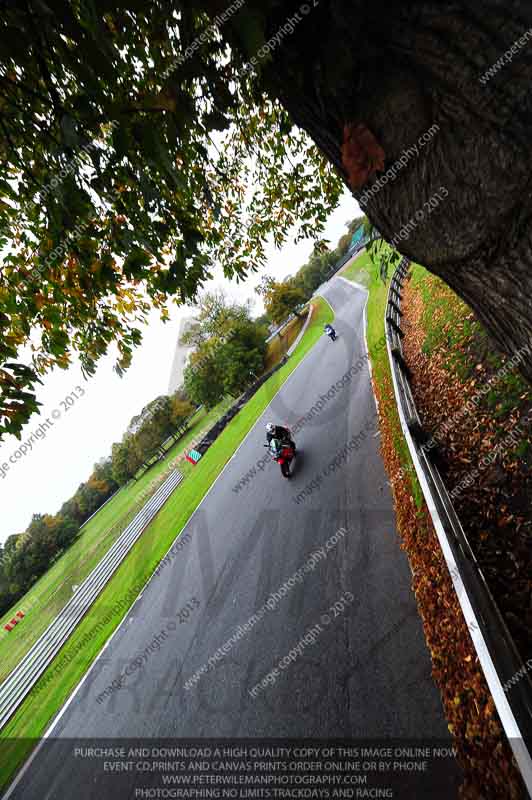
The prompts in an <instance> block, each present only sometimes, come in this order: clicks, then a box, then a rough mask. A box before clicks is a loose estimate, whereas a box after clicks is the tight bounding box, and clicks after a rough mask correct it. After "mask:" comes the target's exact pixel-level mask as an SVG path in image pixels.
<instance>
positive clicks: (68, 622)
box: [0, 470, 183, 728]
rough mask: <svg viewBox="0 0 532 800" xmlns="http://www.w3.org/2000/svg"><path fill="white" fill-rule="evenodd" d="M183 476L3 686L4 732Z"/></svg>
mask: <svg viewBox="0 0 532 800" xmlns="http://www.w3.org/2000/svg"><path fill="white" fill-rule="evenodd" d="M182 480H183V476H182V475H181V473H180V472H178V471H177V470H175V471H174V472H173V473H172V474H171V475H170V476H169V478H168V479H167V480H166V481H165V482H164V483H163V485H162V486H161V487H160V488H159V489H158V490H157V492H155V494H154V495H153V497H151V498H150V499H149V500H148V502H147V503H146V505H145V506H144V507H143V508H142V509H141V510H140V511H139V513H138V514H137V516H136V517H135V518H134V519H133V520H132V522H131V523H130V524H129V525H128V527H127V528H126V529H125V531H124V532H123V533H122V534H121V535H120V537H119V538H118V539H117V540H116V542H115V543H114V544H113V546H112V547H111V548H110V549H109V551H108V552H107V553H106V554H105V556H104V557H103V558H102V560H101V561H100V562H99V564H97V566H96V567H95V568H94V569H93V571H92V572H91V573H90V574H89V575H87V577H86V578H85V580H84V581H83V583H82V584H81V585H80V586H79V587H78V588H77V589H76V591H75V593H74V596H73V597H72V598H71V600H69V602H68V603H67V604H66V605H65V606H64V608H63V609H62V610H61V611H60V612H59V614H58V615H57V617H56V618H55V619H54V621H53V622H51V623H50V625H49V626H48V628H47V629H46V630H45V631H44V633H43V634H42V635H41V636H40V637H39V639H37V641H36V642H35V644H34V645H33V647H32V648H31V649H30V650H29V651H28V653H27V654H26V655H25V656H24V658H23V659H22V661H21V662H20V663H19V664H18V665H17V666H16V667H15V669H14V670H13V672H11V673H10V675H9V676H8V677H7V678H6V680H5V681H4V682H3V683H2V685H1V686H0V728H2V727H3V726H4V725H5V724H6V722H8V720H9V719H10V718H11V717H12V715H13V714H14V713H15V711H16V710H17V708H18V707H19V706H20V704H21V703H22V701H23V700H24V698H25V697H26V696H27V695H28V694H29V692H30V691H31V689H32V688H33V686H35V684H36V683H37V681H38V680H39V678H40V677H41V675H42V674H43V672H45V670H46V669H47V668H48V667H49V665H50V664H51V663H52V661H53V659H54V658H55V656H56V655H57V654H58V652H59V651H60V649H61V648H62V647H63V645H64V644H65V643H66V642H67V640H68V638H69V637H70V636H71V634H72V633H73V632H74V630H75V629H76V627H77V626H78V624H79V623H80V621H81V620H82V619H83V617H84V616H85V614H86V613H87V611H88V610H89V608H90V607H91V605H92V604H93V603H94V601H95V600H96V598H97V597H98V595H99V594H100V593H101V591H102V590H103V589H104V588H105V586H106V585H107V583H108V582H109V580H110V579H111V577H112V576H113V575H114V573H115V572H116V570H117V569H118V567H119V566H120V564H121V563H122V562H123V560H124V558H125V557H126V556H127V554H128V553H129V552H130V550H131V548H132V547H133V545H134V544H135V543H136V541H137V540H138V539H139V538H140V536H141V535H142V533H143V532H144V530H145V529H146V528H147V526H148V525H149V524H150V522H151V521H152V520H153V519H154V517H155V516H156V514H157V512H158V511H159V510H160V509H161V508H162V506H163V505H164V503H165V502H166V501H167V500H168V498H169V497H170V495H171V494H172V492H173V491H174V489H175V488H176V487H177V486H178V485H179V484H180V483H181V481H182Z"/></svg>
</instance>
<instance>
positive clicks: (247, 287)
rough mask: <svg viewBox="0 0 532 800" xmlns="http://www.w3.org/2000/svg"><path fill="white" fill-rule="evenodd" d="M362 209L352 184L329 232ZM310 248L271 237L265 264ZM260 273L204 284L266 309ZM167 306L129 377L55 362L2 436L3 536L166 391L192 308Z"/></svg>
mask: <svg viewBox="0 0 532 800" xmlns="http://www.w3.org/2000/svg"><path fill="white" fill-rule="evenodd" d="M360 215H361V211H360V207H359V205H358V203H357V202H356V201H355V200H354V199H353V197H352V196H351V195H350V194H349V193H348V192H347V191H346V192H345V193H344V195H343V196H342V198H341V201H340V205H339V207H338V208H337V209H336V211H335V212H334V213H333V214H332V215H331V217H330V218H329V220H328V223H327V226H326V229H325V235H324V238H326V239H329V240H330V242H331V245H332V246H333V247H336V244H337V241H338V239H339V238H340V236H342V234H344V233H345V232H346V225H347V223H348V222H350V221H351V220H352V219H353V218H354V217H356V216H360ZM312 248H313V244H312V242H311V241H304V242H300V243H299V244H298V245H295V244H292V243H287V244H286V245H285V246H284V247H283V248H282V250H276V249H275V247H274V246H273V245H272V246H271V247H269V249H268V264H267V266H266V268H265V269H264V271H263V272H264V273H268V274H270V275H272V276H273V277H274V278H276V279H280V278H283V277H284V276H286V275H289V274H293V273H294V272H296V271H297V270H298V269H299V267H301V266H302V265H303V264H304V263H305V262H306V261H307V260H308V258H309V256H310V254H311V252H312ZM262 274H263V273H262V272H259V273H257V274H255V275H252V276H251V277H250V278H249V279H248V280H247V281H245V282H243V283H240V284H237V283H236V282H235V281H228V280H227V279H225V278H224V277H223V274H222V273H221V270H220V272H219V277H218V278H214V279H213V280H212V281H211V282H209V284H207V286H206V288H214V287H221V286H223V287H225V288H226V290H227V293H228V295H230V296H232V297H234V298H235V299H237V300H240V301H244V300H246V299H247V298H252V299H253V301H254V302H255V304H256V312H257V313H260V310H261V303H260V298H259V297H258V295H256V294H255V293H254V291H253V290H254V288H255V286H257V285H258V284H259V282H260V279H261V275H262ZM169 309H170V316H171V321H170V322H168V323H166V324H164V323H163V322H161V320H160V317H159V315H158V314H152V315H151V317H150V321H149V324H148V325H147V326H146V327H145V329H144V337H143V343H142V345H141V346H140V347H138V348H137V349H136V351H135V353H134V356H133V363H132V365H131V367H130V368H129V370H128V371H127V372H126V374H125V376H124V377H123V378H119V377H118V375H117V374H116V373H115V372H114V371H113V364H114V360H115V359H114V357H113V356H112V355H109V356H106V357H105V358H104V359H103V360H102V361H101V362H100V364H99V367H98V370H97V372H96V374H95V375H94V376H93V377H92V378H90V379H89V380H88V381H85V380H84V379H83V377H82V375H81V370H80V368H79V366H78V365H73V366H72V367H70V369H68V370H56V371H54V372H53V373H51V374H50V375H48V376H46V377H45V378H44V385H43V386H41V387H40V389H39V392H38V396H39V400H40V401H41V402H42V404H43V405H42V412H41V414H35V415H34V416H33V417H32V418H31V420H30V422H29V423H28V425H27V426H26V427H25V428H24V431H23V434H22V439H21V441H20V442H19V441H18V440H17V439H16V438H15V437H8V438H6V439H5V441H4V442H2V443H1V444H0V507H1V508H2V516H1V520H0V542H4V541H5V540H6V539H7V537H8V536H10V535H11V534H12V533H20V532H22V531H23V530H25V528H26V527H27V526H28V524H29V523H30V521H31V517H32V514H34V513H50V514H55V513H56V512H57V511H58V510H59V508H60V507H61V505H62V503H63V502H65V500H68V498H70V497H71V496H72V495H73V494H74V492H75V491H76V489H77V487H78V486H79V484H80V483H82V482H83V481H85V480H86V479H87V478H88V477H89V475H90V474H91V471H92V468H93V465H94V464H95V463H96V462H97V461H99V460H100V458H102V457H106V456H108V455H109V454H110V451H111V445H112V444H113V442H116V441H119V440H120V439H121V438H122V435H123V433H124V431H125V429H126V427H127V425H128V423H129V421H130V419H131V418H132V417H133V416H134V415H135V414H138V412H139V411H140V410H141V409H142V408H143V406H145V405H146V403H148V402H149V401H150V400H153V398H154V397H157V395H160V394H166V392H167V389H168V380H169V377H170V368H171V364H172V359H173V356H174V350H175V345H176V339H177V334H178V330H179V320H180V318H181V317H183V316H190V314H191V309H190V308H187V307H183V308H177V307H175V306H173V305H170V306H169ZM77 386H81V387H82V388H83V389H84V390H85V394H84V395H83V396H82V397H79V399H76V400H75V402H74V405H73V406H71V407H69V409H68V411H65V405H61V401H62V400H65V398H66V397H67V396H68V395H69V394H70V393H71V392H74V391H75V390H76V387H77ZM79 394H81V392H79V391H78V395H79ZM52 411H59V412H60V416H59V417H56V418H55V419H54V418H53V417H52V416H51V414H52ZM47 417H48V418H50V420H51V421H52V422H53V426H52V427H50V428H49V430H48V431H47V432H46V436H45V437H44V438H41V439H38V440H36V441H35V442H34V444H33V448H32V450H30V451H29V452H28V453H26V455H25V456H23V457H22V458H20V459H19V460H17V461H16V463H14V464H10V463H9V457H10V456H12V455H13V453H14V451H15V450H17V449H18V447H20V444H21V443H23V442H25V441H27V440H28V439H29V437H30V436H31V434H32V433H33V432H34V431H35V430H36V429H37V428H39V425H40V424H41V423H43V422H44V421H45V420H46V418H47ZM5 462H7V463H8V464H9V470H8V471H7V473H6V474H5V475H4V477H3V478H2V477H1V475H2V470H1V467H2V464H4V463H5Z"/></svg>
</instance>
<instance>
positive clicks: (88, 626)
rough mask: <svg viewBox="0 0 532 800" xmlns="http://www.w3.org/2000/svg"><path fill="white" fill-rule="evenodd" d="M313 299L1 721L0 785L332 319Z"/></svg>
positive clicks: (326, 307)
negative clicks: (283, 348)
mask: <svg viewBox="0 0 532 800" xmlns="http://www.w3.org/2000/svg"><path fill="white" fill-rule="evenodd" d="M315 306H316V310H315V313H314V314H313V316H312V320H311V322H310V324H309V327H308V328H307V330H306V332H305V334H304V336H303V338H302V339H301V341H300V343H299V345H298V346H297V348H296V350H295V352H294V353H293V354H292V356H291V357H290V359H289V360H288V362H287V363H286V364H285V365H284V366H283V367H282V368H281V369H280V370H278V372H276V373H275V375H273V376H272V377H271V378H270V379H269V380H268V381H267V382H266V383H265V384H263V386H262V387H261V388H260V389H259V391H258V392H257V393H256V394H255V395H254V396H253V397H252V398H251V400H250V401H249V403H247V404H246V406H244V408H243V409H242V410H241V411H240V412H239V413H238V414H237V415H236V417H235V418H234V419H233V420H232V421H231V422H230V423H229V425H228V426H227V427H226V428H225V430H224V431H223V432H222V434H221V435H220V436H219V438H218V439H217V440H216V442H214V444H213V445H212V446H211V447H210V448H209V450H208V451H207V452H206V454H205V455H204V456H203V458H202V459H201V461H200V462H199V463H198V464H197V466H196V467H194V468H193V469H194V479H193V480H187V481H184V482H183V483H182V484H181V485H180V486H179V487H178V488H177V489H176V491H175V492H174V493H173V494H172V496H171V497H170V499H169V500H168V502H167V503H166V504H165V506H164V507H163V508H162V510H161V511H160V512H159V514H158V515H157V517H156V518H155V520H154V521H153V522H152V523H151V525H150V526H149V527H148V528H147V529H146V531H145V532H144V533H143V535H142V536H141V538H140V539H139V541H138V542H137V543H136V544H135V546H134V547H133V549H132V551H131V553H130V554H129V556H128V557H127V558H126V560H125V561H124V563H123V564H122V565H121V566H120V567H119V569H118V570H117V572H116V573H115V575H114V576H113V578H112V579H111V580H110V581H109V583H108V585H107V586H106V588H105V589H104V591H103V592H102V594H101V595H100V596H99V598H98V599H97V601H96V602H95V603H94V605H93V606H92V607H91V609H90V611H89V612H88V613H87V615H86V616H85V617H84V619H83V620H82V622H81V623H80V625H79V626H78V627H77V629H76V631H75V632H74V634H73V635H72V636H71V637H70V639H69V641H68V643H67V644H66V645H65V646H64V647H63V648H62V650H61V651H60V653H59V654H58V655H57V656H56V658H55V659H54V661H53V662H52V664H51V665H50V667H49V668H48V670H47V671H46V672H45V673H44V675H43V676H42V677H41V678H40V680H39V682H38V683H37V684H36V686H35V687H34V688H33V689H32V691H31V693H30V694H29V695H28V697H27V698H26V700H25V701H24V703H23V704H22V706H21V707H20V708H19V709H18V711H17V712H16V714H15V715H14V716H13V718H12V719H11V720H10V722H9V723H8V724H7V725H6V726H5V727H4V728H3V730H2V733H1V738H2V739H3V740H4V742H3V744H2V754H3V756H4V758H3V763H2V764H1V765H0V786H1V787H5V786H6V784H7V783H8V782H9V781H10V780H11V778H12V776H13V774H14V773H15V771H16V770H17V769H18V768H19V766H20V765H21V764H22V762H23V761H24V760H25V759H26V758H27V756H28V755H29V752H30V751H31V749H32V748H33V746H34V745H35V740H36V739H37V738H39V737H40V736H42V734H43V733H44V731H45V730H46V728H47V726H48V724H49V723H50V721H51V719H52V718H53V717H54V716H55V714H56V713H57V711H58V710H59V709H60V708H61V707H62V706H63V704H64V703H65V701H66V700H67V698H68V697H69V695H70V694H71V693H72V691H73V689H74V688H75V687H76V686H77V684H78V683H79V681H80V680H81V678H82V677H83V675H84V674H85V673H86V672H87V670H88V669H89V667H90V665H91V664H92V662H93V661H94V659H95V658H96V656H97V654H98V653H99V651H100V650H101V648H102V647H103V645H104V644H105V642H106V641H107V640H108V638H109V637H110V636H111V634H112V633H113V631H114V630H115V629H116V628H117V627H118V625H119V624H120V622H121V621H122V619H123V618H124V617H125V616H126V614H127V610H125V611H123V612H120V613H118V614H115V615H112V616H111V619H107V618H108V617H109V614H110V610H112V608H113V606H115V604H117V603H120V602H121V601H123V598H124V597H126V596H128V592H131V589H132V587H135V586H138V585H143V584H144V583H145V582H146V581H147V580H148V579H149V577H150V576H151V575H152V573H153V571H154V570H155V568H156V567H157V565H158V564H159V562H160V561H161V559H162V558H163V556H164V555H165V554H166V552H167V551H168V549H169V548H170V547H171V545H172V542H173V541H174V540H175V539H176V537H177V536H178V535H179V534H180V532H181V531H182V529H183V527H184V526H185V525H186V523H187V521H188V520H189V518H190V517H191V515H192V514H193V512H194V511H195V509H196V508H197V507H198V506H199V504H200V503H201V501H202V499H203V498H204V496H205V494H206V492H207V491H208V490H209V488H210V487H211V486H212V484H213V483H214V481H215V480H216V478H217V477H218V475H219V474H220V472H221V470H222V469H223V467H224V466H225V464H226V463H227V461H228V460H229V458H230V457H231V456H232V455H233V453H234V452H235V449H236V448H237V447H238V445H239V444H240V443H241V442H242V440H243V439H244V437H245V436H246V434H247V433H248V432H249V431H250V429H251V428H252V427H253V425H254V423H255V421H256V420H257V418H258V417H259V416H260V415H261V414H262V412H263V411H264V409H265V408H266V407H267V406H268V404H269V403H270V402H271V400H272V398H273V396H274V395H275V393H276V392H277V391H278V389H279V388H280V387H281V386H282V384H283V383H284V382H285V381H286V379H287V378H288V377H289V375H290V374H291V373H292V372H293V371H294V369H295V368H296V367H297V366H298V364H299V363H300V362H301V361H302V359H303V358H304V357H305V356H306V355H307V353H308V352H309V351H310V350H311V348H312V347H313V346H314V344H315V343H316V342H317V340H318V339H319V338H320V336H321V335H322V332H323V330H322V329H323V325H324V324H325V323H326V322H331V321H332V319H333V316H334V315H333V313H332V311H331V308H330V306H329V305H328V304H327V303H326V302H325V301H324V300H323V299H322V298H316V300H315ZM102 620H107V621H106V622H105V624H104V625H102ZM97 626H98V627H97ZM95 630H96V633H95ZM89 635H90V636H91V638H90V641H89V643H88V644H86V645H85V646H83V647H81V648H80V647H79V646H80V643H82V642H84V641H85V640H86V638H87V636H89ZM70 653H75V657H74V658H72V660H71V661H70V662H69V663H67V664H65V666H64V668H62V669H61V670H56V667H57V666H58V665H60V664H62V663H63V660H64V658H65V656H66V655H67V654H70ZM42 685H45V687H46V689H45V690H44V691H42V692H41V691H40V688H41V689H42ZM32 740H33V741H32Z"/></svg>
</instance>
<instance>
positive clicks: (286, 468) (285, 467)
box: [281, 464, 292, 478]
mask: <svg viewBox="0 0 532 800" xmlns="http://www.w3.org/2000/svg"><path fill="white" fill-rule="evenodd" d="M281 473H282V475H283V477H285V478H291V477H292V475H291V473H290V467H289V465H288V464H281Z"/></svg>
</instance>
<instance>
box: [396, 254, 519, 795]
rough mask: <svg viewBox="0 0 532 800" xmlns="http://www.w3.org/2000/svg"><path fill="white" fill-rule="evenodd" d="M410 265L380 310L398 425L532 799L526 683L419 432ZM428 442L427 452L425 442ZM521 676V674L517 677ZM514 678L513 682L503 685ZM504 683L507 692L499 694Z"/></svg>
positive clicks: (403, 266) (426, 437)
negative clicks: (407, 354) (407, 352)
mask: <svg viewBox="0 0 532 800" xmlns="http://www.w3.org/2000/svg"><path fill="white" fill-rule="evenodd" d="M409 266H410V262H409V260H408V259H407V258H404V259H403V260H402V261H401V263H400V264H399V266H398V267H397V269H396V270H395V272H394V275H393V278H392V279H391V282H390V289H389V292H388V304H387V307H386V320H385V327H386V339H387V344H388V356H389V359H390V368H391V372H392V380H393V384H394V390H395V397H396V401H397V406H398V411H399V417H400V420H401V427H402V429H403V433H404V435H405V438H406V441H407V443H408V447H409V450H410V455H411V457H412V460H413V462H414V466H415V469H416V473H417V477H418V479H419V482H420V484H421V488H422V490H423V494H424V497H425V501H426V503H427V506H428V509H429V511H430V515H431V517H432V521H433V523H434V527H435V529H436V533H437V535H438V539H439V542H440V545H441V548H442V551H443V555H444V557H445V561H446V563H447V567H448V569H449V572H450V575H451V579H452V581H453V585H454V588H455V590H456V594H457V597H458V600H459V602H460V606H461V608H462V612H463V614H464V618H465V621H466V623H467V626H468V628H469V632H470V634H471V638H472V640H473V644H474V646H475V650H476V652H477V655H478V658H479V662H480V665H481V667H482V670H483V672H484V676H485V678H486V681H487V683H488V686H489V688H490V691H491V694H492V696H493V700H494V702H495V706H496V708H497V711H498V714H499V717H500V719H501V722H502V725H503V727H504V731H505V733H506V736H507V737H508V740H509V742H510V745H511V747H512V750H513V752H514V755H515V758H516V760H517V763H518V766H519V769H520V771H521V775H522V777H523V780H524V782H525V784H526V787H527V790H528V793H529V795H530V796H531V797H532V757H531V756H532V683H531V681H530V677H529V674H528V671H527V670H526V668H525V669H524V670H523V667H524V665H523V662H522V659H521V658H520V656H519V653H518V651H517V648H516V646H515V644H514V642H513V639H512V636H511V634H510V632H509V630H508V628H507V626H506V623H505V621H504V619H503V617H502V615H501V612H500V611H499V609H498V607H497V604H496V603H495V600H494V598H493V595H492V594H491V592H490V589H489V587H488V584H487V582H486V579H485V577H484V575H483V573H482V570H481V568H480V566H479V564H478V562H477V559H476V557H475V554H474V552H473V550H472V548H471V545H470V544H469V541H468V539H467V536H466V534H465V532H464V529H463V528H462V525H461V523H460V520H459V519H458V516H457V514H456V511H455V509H454V506H453V503H452V501H451V498H450V497H449V494H448V492H447V489H446V487H445V485H444V482H443V480H442V477H441V475H440V472H439V470H438V467H437V463H436V461H437V447H436V448H434V447H432V445H433V444H434V442H433V441H431V436H430V434H429V433H428V432H425V431H424V430H423V427H422V424H421V420H420V417H419V414H418V412H417V408H416V404H415V402H414V397H413V395H412V390H411V387H410V371H409V369H408V366H407V364H406V363H405V360H404V357H403V344H402V340H403V338H404V336H405V334H404V332H403V330H402V328H401V317H402V312H401V301H402V295H401V289H402V287H403V282H404V280H405V278H406V275H407V273H408V269H409ZM429 442H431V447H430V448H429V447H428V446H427V444H428V443H429ZM523 673H525V674H523ZM516 675H521V677H520V679H519V681H518V682H516V683H515V684H514V685H512V686H508V681H510V680H511V679H512V678H513V677H515V676H516ZM505 685H506V686H507V689H506V690H505V688H504V687H505Z"/></svg>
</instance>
